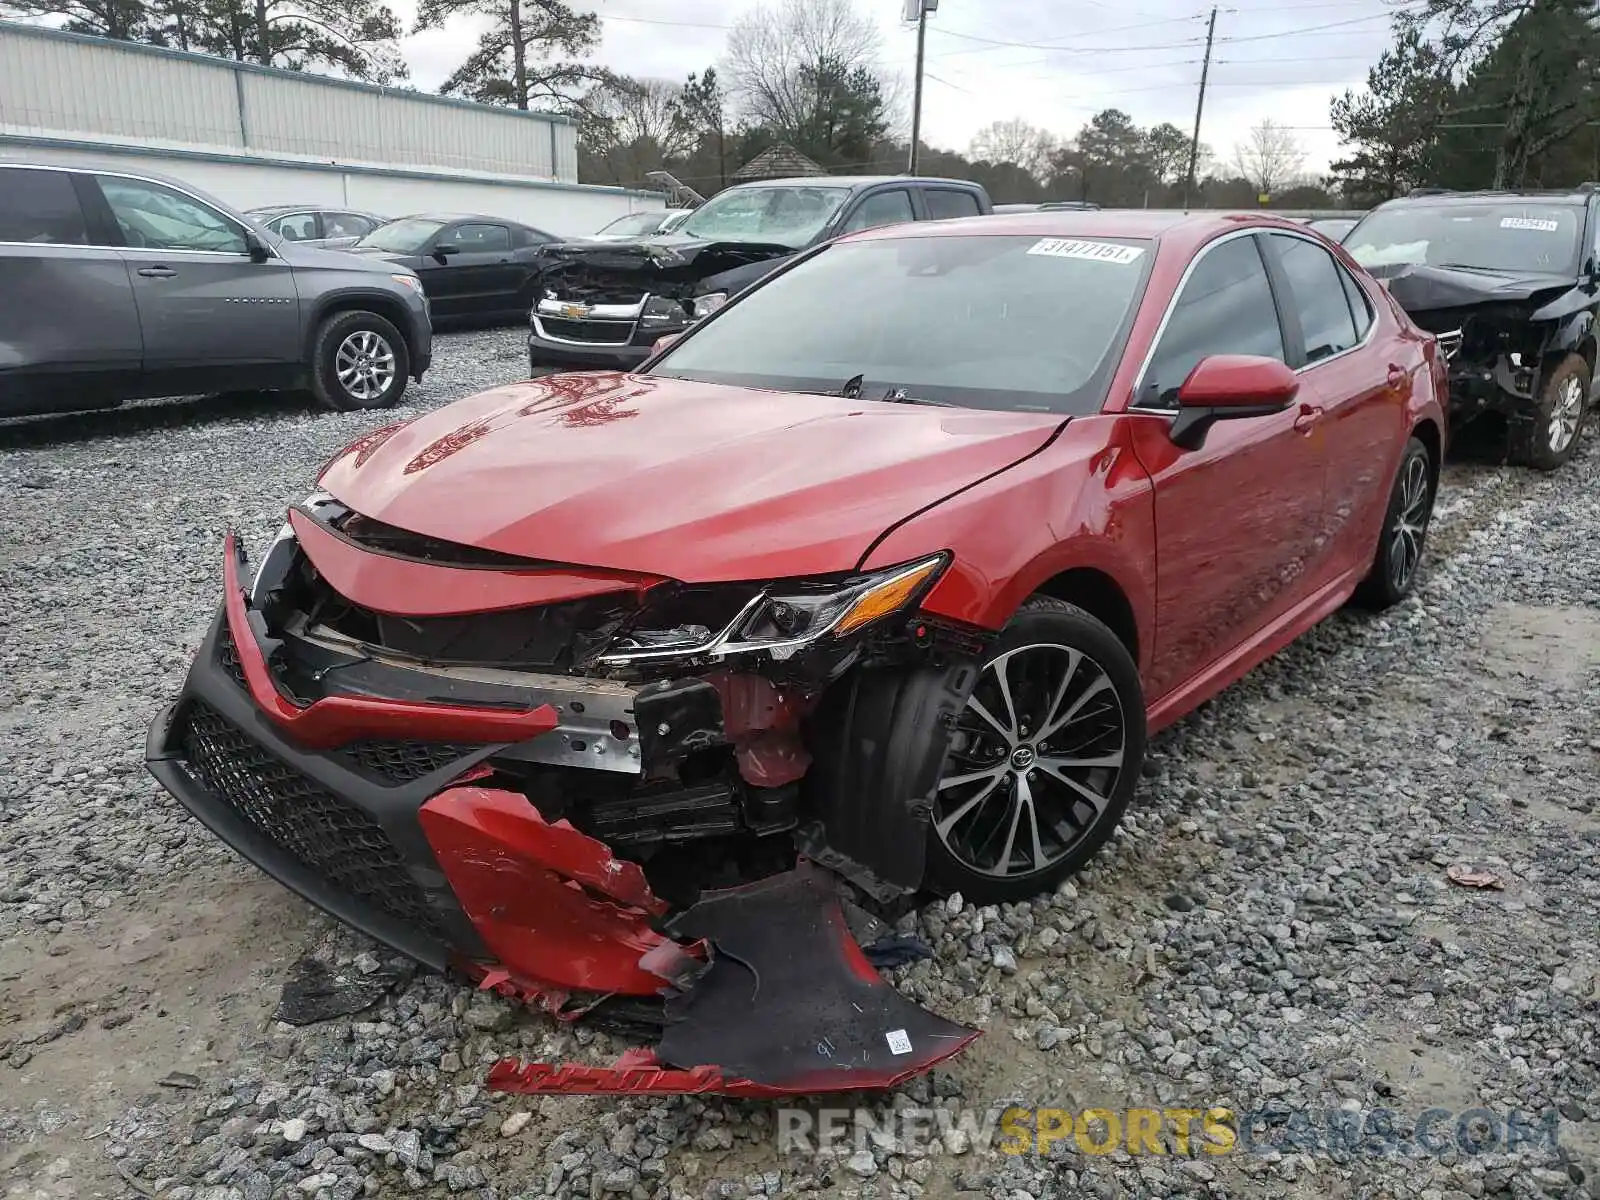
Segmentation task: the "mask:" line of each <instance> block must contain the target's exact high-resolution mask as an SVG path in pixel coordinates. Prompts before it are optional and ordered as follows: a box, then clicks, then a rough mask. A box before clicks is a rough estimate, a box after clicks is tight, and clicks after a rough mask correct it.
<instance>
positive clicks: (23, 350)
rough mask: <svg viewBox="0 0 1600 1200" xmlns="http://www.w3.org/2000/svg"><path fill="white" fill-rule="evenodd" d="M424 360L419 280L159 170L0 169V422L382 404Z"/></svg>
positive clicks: (396, 395)
mask: <svg viewBox="0 0 1600 1200" xmlns="http://www.w3.org/2000/svg"><path fill="white" fill-rule="evenodd" d="M432 353H433V323H432V321H431V319H430V317H429V312H428V302H427V298H426V297H425V296H424V295H423V292H422V285H421V282H420V281H419V280H418V279H417V276H416V273H415V272H412V271H407V270H404V269H401V268H397V267H396V266H394V265H393V264H391V263H384V262H373V261H372V260H371V259H366V258H361V257H359V256H357V255H353V254H344V253H340V252H337V251H329V250H317V249H313V248H310V247H305V246H297V245H295V244H294V243H293V242H288V241H285V240H284V239H282V238H279V237H276V236H275V235H273V234H270V233H268V232H266V231H265V230H264V229H262V228H261V227H259V226H256V225H253V224H252V223H251V222H250V221H249V220H248V219H246V218H245V217H243V216H241V215H240V214H239V213H237V212H235V211H234V210H233V209H230V208H229V207H228V206H227V205H225V204H222V203H221V202H219V201H217V200H216V199H214V198H212V197H210V196H207V195H205V194H204V193H203V192H199V191H197V190H195V189H194V188H191V187H188V186H187V185H185V184H182V183H178V182H177V181H175V180H171V179H166V178H163V177H161V176H157V175H149V174H145V173H142V172H141V173H138V174H133V173H129V172H125V171H109V170H106V171H102V170H91V169H80V168H73V167H55V166H42V165H34V164H22V163H0V416H18V415H21V414H24V413H42V412H60V411H70V410H76V409H88V408H109V407H112V406H114V405H116V404H119V403H121V402H122V401H123V400H131V399H135V398H138V397H148V396H181V395H192V394H196V393H203V392H218V391H245V390H249V391H257V390H260V391H277V390H285V391H288V390H309V391H311V392H312V393H313V394H315V396H316V397H317V399H318V400H319V401H321V402H322V403H323V404H324V405H326V406H327V407H328V408H332V409H336V410H341V411H346V410H350V409H358V408H387V407H388V406H390V405H392V404H394V403H395V402H396V401H397V400H399V399H400V397H401V395H403V394H404V392H405V390H406V381H407V380H408V379H421V378H422V373H423V372H424V371H425V370H427V368H428V363H429V360H430V358H431V357H432Z"/></svg>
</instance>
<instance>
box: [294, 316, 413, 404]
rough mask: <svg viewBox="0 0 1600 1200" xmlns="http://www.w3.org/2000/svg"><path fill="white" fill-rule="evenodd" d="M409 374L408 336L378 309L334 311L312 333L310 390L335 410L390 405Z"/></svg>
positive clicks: (397, 397) (402, 387)
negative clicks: (314, 332) (313, 333)
mask: <svg viewBox="0 0 1600 1200" xmlns="http://www.w3.org/2000/svg"><path fill="white" fill-rule="evenodd" d="M410 375H411V352H410V349H409V348H408V347H407V346H406V340H405V338H403V337H401V336H400V331H399V330H398V329H396V328H395V327H394V326H393V325H392V324H390V322H389V321H387V320H385V319H384V318H383V317H380V316H379V315H378V314H377V313H371V312H342V313H334V314H333V315H332V316H331V317H328V318H327V319H326V320H324V321H323V322H322V324H321V326H319V327H318V329H317V335H316V337H315V338H313V339H312V343H311V391H312V393H313V394H314V395H315V396H316V398H317V401H318V402H319V403H320V404H322V406H323V407H325V408H330V409H332V410H333V411H334V412H354V411H356V410H359V409H375V408H392V407H393V406H394V405H395V404H397V403H398V402H399V400H400V397H401V396H403V395H405V391H406V381H407V380H408V379H409V377H410Z"/></svg>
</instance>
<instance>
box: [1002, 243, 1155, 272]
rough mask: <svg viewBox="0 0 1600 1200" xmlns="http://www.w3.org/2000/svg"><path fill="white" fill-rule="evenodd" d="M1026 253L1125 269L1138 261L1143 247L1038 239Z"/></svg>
mask: <svg viewBox="0 0 1600 1200" xmlns="http://www.w3.org/2000/svg"><path fill="white" fill-rule="evenodd" d="M1028 253H1029V254H1048V255H1049V256H1050V257H1051V258H1087V259H1090V260H1092V261H1094V262H1108V263H1116V264H1117V265H1118V266H1119V267H1125V266H1127V265H1128V264H1129V263H1131V262H1138V261H1139V256H1140V255H1141V254H1143V253H1144V247H1143V246H1119V245H1117V244H1116V243H1115V242H1086V241H1084V240H1083V239H1082V238H1040V239H1039V240H1038V241H1037V242H1035V243H1034V244H1033V245H1031V246H1029V247H1028Z"/></svg>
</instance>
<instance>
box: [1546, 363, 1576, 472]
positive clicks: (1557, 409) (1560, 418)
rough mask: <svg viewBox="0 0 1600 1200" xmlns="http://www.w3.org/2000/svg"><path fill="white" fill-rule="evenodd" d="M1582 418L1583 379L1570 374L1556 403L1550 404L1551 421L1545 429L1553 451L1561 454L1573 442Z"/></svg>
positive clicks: (1557, 395)
mask: <svg viewBox="0 0 1600 1200" xmlns="http://www.w3.org/2000/svg"><path fill="white" fill-rule="evenodd" d="M1582 419H1583V380H1582V379H1580V378H1579V377H1578V376H1576V375H1573V376H1569V377H1568V379H1567V381H1566V382H1565V383H1563V384H1562V385H1561V390H1560V391H1559V392H1558V393H1557V394H1556V398H1555V403H1554V404H1552V405H1551V406H1550V422H1549V424H1548V425H1547V426H1546V429H1545V432H1546V435H1547V436H1548V437H1549V440H1550V449H1551V451H1552V452H1553V453H1555V454H1560V453H1561V452H1562V451H1563V450H1565V449H1566V448H1567V447H1568V446H1570V445H1571V444H1572V439H1573V438H1575V437H1577V436H1578V422H1579V421H1581V420H1582Z"/></svg>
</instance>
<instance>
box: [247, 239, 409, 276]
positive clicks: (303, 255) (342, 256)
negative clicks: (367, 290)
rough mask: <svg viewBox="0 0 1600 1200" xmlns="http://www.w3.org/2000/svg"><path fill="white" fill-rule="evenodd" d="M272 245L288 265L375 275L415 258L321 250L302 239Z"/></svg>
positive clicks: (387, 272)
mask: <svg viewBox="0 0 1600 1200" xmlns="http://www.w3.org/2000/svg"><path fill="white" fill-rule="evenodd" d="M273 248H274V249H275V250H277V252H278V253H279V254H281V255H283V258H284V261H285V262H287V263H288V264H289V265H290V266H294V267H307V268H324V269H338V270H342V271H363V272H366V271H370V272H371V273H372V274H374V275H387V274H389V273H390V272H391V271H393V270H394V268H395V265H396V264H404V265H406V266H410V265H411V262H412V261H414V260H408V259H406V258H405V256H403V255H377V254H373V253H371V252H368V251H358V250H355V249H354V248H352V249H349V250H324V249H321V248H319V247H317V246H308V245H306V244H305V243H303V242H291V241H286V240H281V239H280V240H279V241H278V242H276V243H274V246H273Z"/></svg>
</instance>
